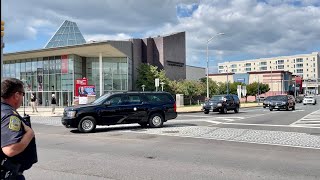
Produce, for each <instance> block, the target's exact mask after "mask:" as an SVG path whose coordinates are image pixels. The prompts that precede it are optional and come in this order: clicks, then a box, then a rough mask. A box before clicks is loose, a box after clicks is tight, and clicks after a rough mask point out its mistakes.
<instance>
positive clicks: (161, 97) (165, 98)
mask: <svg viewBox="0 0 320 180" xmlns="http://www.w3.org/2000/svg"><path fill="white" fill-rule="evenodd" d="M145 96H146V98H147V99H148V101H149V102H151V103H152V102H172V98H170V97H169V95H168V94H145Z"/></svg>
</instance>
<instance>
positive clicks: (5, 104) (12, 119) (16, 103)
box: [1, 78, 38, 180]
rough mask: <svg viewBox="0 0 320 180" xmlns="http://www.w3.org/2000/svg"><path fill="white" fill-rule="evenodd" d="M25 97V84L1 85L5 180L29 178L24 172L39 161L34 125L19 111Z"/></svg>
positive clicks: (9, 81) (5, 82)
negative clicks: (32, 127) (32, 126)
mask: <svg viewBox="0 0 320 180" xmlns="http://www.w3.org/2000/svg"><path fill="white" fill-rule="evenodd" d="M24 94H25V92H24V88H23V83H22V81H20V80H18V79H15V78H8V79H4V80H3V81H2V82H1V150H2V151H1V179H18V180H20V179H25V178H24V176H23V171H25V170H27V169H29V168H31V166H32V165H33V164H34V163H36V162H37V161H38V159H37V152H36V144H35V138H34V131H33V130H32V129H31V124H30V123H29V122H27V121H26V120H25V119H24V118H22V117H21V116H20V115H19V114H18V112H17V109H18V108H19V107H20V106H21V104H22V101H23V96H24Z"/></svg>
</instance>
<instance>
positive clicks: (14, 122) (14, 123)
mask: <svg viewBox="0 0 320 180" xmlns="http://www.w3.org/2000/svg"><path fill="white" fill-rule="evenodd" d="M9 129H11V130H12V131H20V129H21V120H20V119H19V118H18V117H17V116H10V122H9Z"/></svg>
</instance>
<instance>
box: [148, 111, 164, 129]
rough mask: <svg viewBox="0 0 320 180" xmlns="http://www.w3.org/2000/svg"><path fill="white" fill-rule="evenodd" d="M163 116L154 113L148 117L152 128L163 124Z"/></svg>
mask: <svg viewBox="0 0 320 180" xmlns="http://www.w3.org/2000/svg"><path fill="white" fill-rule="evenodd" d="M163 121H164V120H163V116H162V115H161V114H159V113H154V114H152V115H151V116H150V117H149V126H150V127H152V128H159V127H162V125H163Z"/></svg>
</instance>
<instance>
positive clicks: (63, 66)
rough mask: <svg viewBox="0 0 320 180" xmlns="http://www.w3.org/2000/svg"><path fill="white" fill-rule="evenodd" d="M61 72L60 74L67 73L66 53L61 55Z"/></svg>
mask: <svg viewBox="0 0 320 180" xmlns="http://www.w3.org/2000/svg"><path fill="white" fill-rule="evenodd" d="M61 73H62V74H67V73H68V55H62V56H61Z"/></svg>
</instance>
